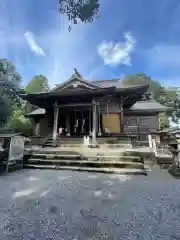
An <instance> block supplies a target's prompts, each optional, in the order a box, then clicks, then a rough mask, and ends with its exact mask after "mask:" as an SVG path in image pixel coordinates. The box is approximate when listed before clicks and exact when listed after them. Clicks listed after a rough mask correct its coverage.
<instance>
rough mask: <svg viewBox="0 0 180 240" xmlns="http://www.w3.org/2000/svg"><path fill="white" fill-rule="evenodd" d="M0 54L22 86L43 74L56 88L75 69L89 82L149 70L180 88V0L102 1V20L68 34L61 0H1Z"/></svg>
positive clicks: (151, 74) (158, 78) (148, 72)
mask: <svg viewBox="0 0 180 240" xmlns="http://www.w3.org/2000/svg"><path fill="white" fill-rule="evenodd" d="M0 58H8V59H9V60H11V61H12V62H13V63H14V64H15V65H16V67H17V70H18V72H19V73H20V74H21V76H22V77H23V84H24V85H25V84H27V82H28V81H30V80H31V79H32V77H33V76H34V75H37V74H44V75H45V76H46V77H47V78H48V79H49V82H50V85H51V86H54V85H55V84H58V83H60V82H62V81H65V80H67V79H68V78H69V77H70V76H71V74H72V72H73V69H74V68H77V70H78V71H79V72H80V73H81V74H82V75H83V76H84V77H85V78H87V79H89V80H93V79H94V80H96V79H103V80H104V79H105V80H106V79H111V78H118V77H122V76H124V75H125V74H131V73H136V72H145V73H146V74H148V75H150V76H151V77H152V78H153V79H155V80H159V81H160V82H161V83H162V84H164V85H166V86H179V85H180V82H179V80H180V1H179V0H158V1H157V0H151V1H148V0H136V1H132V0H101V8H100V18H99V19H98V20H96V21H95V22H93V23H92V24H78V25H76V26H73V28H72V31H71V32H69V31H68V22H67V19H66V18H65V17H62V16H61V15H60V14H59V13H58V0H51V1H45V0H38V1H37V0H36V1H35V0H13V1H12V0H1V8H0Z"/></svg>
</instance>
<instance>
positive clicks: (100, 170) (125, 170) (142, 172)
mask: <svg viewBox="0 0 180 240" xmlns="http://www.w3.org/2000/svg"><path fill="white" fill-rule="evenodd" d="M24 168H33V169H56V170H71V171H86V172H97V173H110V174H111V173H115V174H122V175H147V172H148V171H147V170H145V169H129V168H123V169H120V168H91V167H76V166H65V167H64V166H56V165H34V164H25V165H24Z"/></svg>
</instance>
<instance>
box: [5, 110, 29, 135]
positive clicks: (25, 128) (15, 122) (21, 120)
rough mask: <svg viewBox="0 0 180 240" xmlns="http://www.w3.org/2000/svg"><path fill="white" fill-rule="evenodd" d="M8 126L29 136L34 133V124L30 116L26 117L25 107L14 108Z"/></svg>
mask: <svg viewBox="0 0 180 240" xmlns="http://www.w3.org/2000/svg"><path fill="white" fill-rule="evenodd" d="M7 127H8V128H10V129H13V130H14V132H19V133H23V134H25V135H27V136H29V135H32V134H33V124H32V122H31V121H30V119H29V118H26V117H25V110H24V109H23V108H17V107H15V108H14V111H13V114H12V116H11V117H10V118H9V119H8V122H7Z"/></svg>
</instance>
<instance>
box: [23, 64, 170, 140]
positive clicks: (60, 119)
mask: <svg viewBox="0 0 180 240" xmlns="http://www.w3.org/2000/svg"><path fill="white" fill-rule="evenodd" d="M147 90H148V85H147V84H142V85H135V86H124V85H123V83H122V81H121V80H119V79H115V80H106V81H91V82H90V81H87V80H85V79H84V78H83V77H82V76H81V74H79V73H78V72H77V70H76V69H75V71H74V73H73V75H72V76H71V78H70V79H68V80H67V81H65V82H63V83H61V84H59V85H57V86H56V87H54V88H53V89H51V90H50V91H49V92H41V93H27V94H25V93H24V94H21V97H22V98H23V99H24V100H27V101H28V102H29V103H31V104H33V105H35V106H37V107H38V108H37V109H36V110H35V111H33V112H31V113H29V114H28V116H30V117H31V118H33V120H34V121H35V123H36V130H35V134H36V135H39V136H44V137H47V136H50V135H51V136H53V139H54V140H56V138H57V136H58V135H59V129H61V128H62V129H65V133H64V134H65V135H66V136H67V137H71V136H82V137H83V136H89V135H91V136H92V138H93V139H94V140H95V139H96V137H97V136H108V135H111V136H112V135H118V134H119V135H120V134H122V133H128V134H135V133H137V132H140V133H141V132H147V133H148V132H152V131H156V130H157V129H159V122H158V114H159V113H160V112H164V111H167V110H168V108H167V107H165V106H163V105H161V104H159V103H158V102H156V101H155V100H153V99H151V98H147V97H145V96H148V95H147V94H146V92H147Z"/></svg>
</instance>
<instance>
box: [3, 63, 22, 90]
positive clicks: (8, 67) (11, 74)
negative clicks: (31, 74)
mask: <svg viewBox="0 0 180 240" xmlns="http://www.w3.org/2000/svg"><path fill="white" fill-rule="evenodd" d="M0 77H1V79H3V80H5V81H8V82H9V83H10V84H12V85H13V86H15V87H19V86H20V84H21V81H22V78H21V76H20V74H19V73H18V72H17V71H16V67H15V66H14V65H13V63H12V62H10V61H9V60H7V59H0Z"/></svg>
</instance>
